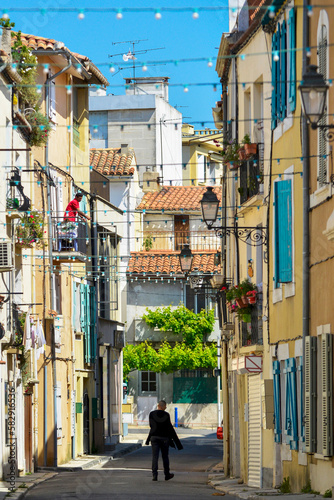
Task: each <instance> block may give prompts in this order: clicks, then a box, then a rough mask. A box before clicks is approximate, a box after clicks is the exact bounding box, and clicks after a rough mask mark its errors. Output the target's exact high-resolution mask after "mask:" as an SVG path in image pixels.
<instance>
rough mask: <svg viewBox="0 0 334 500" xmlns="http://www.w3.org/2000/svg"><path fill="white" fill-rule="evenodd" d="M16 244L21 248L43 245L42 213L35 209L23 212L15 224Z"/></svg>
mask: <svg viewBox="0 0 334 500" xmlns="http://www.w3.org/2000/svg"><path fill="white" fill-rule="evenodd" d="M16 236H17V244H18V245H20V246H21V247H22V248H31V247H32V246H33V245H34V244H35V245H36V247H39V248H41V247H43V246H45V242H44V239H43V237H44V219H43V215H42V214H41V213H39V212H37V211H36V210H34V211H31V212H27V213H25V214H24V216H23V217H22V219H21V220H20V222H19V224H18V225H17V226H16Z"/></svg>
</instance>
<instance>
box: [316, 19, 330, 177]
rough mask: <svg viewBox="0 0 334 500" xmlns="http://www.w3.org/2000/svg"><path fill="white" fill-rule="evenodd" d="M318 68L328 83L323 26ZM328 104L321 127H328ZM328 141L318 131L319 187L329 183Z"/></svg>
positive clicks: (320, 122)
mask: <svg viewBox="0 0 334 500" xmlns="http://www.w3.org/2000/svg"><path fill="white" fill-rule="evenodd" d="M318 66H319V70H318V71H319V73H321V74H322V75H323V77H324V79H325V81H327V78H328V36H327V27H326V25H324V24H322V25H321V26H320V29H319V30H318ZM327 111H328V108H327V103H326V106H325V110H324V114H323V116H322V118H321V119H320V121H319V124H320V125H327V123H328V120H327ZM327 153H328V151H327V141H326V139H325V135H324V131H323V130H321V129H320V128H319V129H318V187H321V186H323V185H324V184H326V183H327V170H328V169H327V163H328V159H327Z"/></svg>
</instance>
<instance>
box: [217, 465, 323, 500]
mask: <svg viewBox="0 0 334 500" xmlns="http://www.w3.org/2000/svg"><path fill="white" fill-rule="evenodd" d="M217 469H219V464H218V465H217V466H216V470H217ZM208 479H209V482H208V484H209V485H210V486H212V487H213V488H215V489H216V490H217V491H219V492H221V493H222V495H232V496H236V497H239V498H242V499H243V500H281V499H287V500H310V499H312V500H314V499H319V500H320V499H323V496H322V495H315V494H313V493H309V494H306V493H290V494H287V495H284V494H282V493H280V492H279V490H277V489H274V488H252V487H250V486H247V485H246V484H243V483H241V484H239V479H228V478H227V479H225V476H224V475H223V474H219V473H218V472H217V473H213V474H209V477H208Z"/></svg>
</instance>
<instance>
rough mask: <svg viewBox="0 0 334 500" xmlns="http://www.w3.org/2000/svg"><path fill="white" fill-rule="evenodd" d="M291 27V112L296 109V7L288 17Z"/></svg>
mask: <svg viewBox="0 0 334 500" xmlns="http://www.w3.org/2000/svg"><path fill="white" fill-rule="evenodd" d="M288 27H289V57H290V74H289V104H290V112H292V111H295V109H296V13H295V9H291V10H290V12H289V19H288Z"/></svg>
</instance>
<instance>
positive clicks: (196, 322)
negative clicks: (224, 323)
mask: <svg viewBox="0 0 334 500" xmlns="http://www.w3.org/2000/svg"><path fill="white" fill-rule="evenodd" d="M146 311H147V313H146V314H144V315H143V318H142V319H143V320H144V321H145V322H146V324H147V325H148V326H150V327H151V328H159V330H161V331H163V332H167V331H168V332H171V333H172V334H175V335H177V334H180V333H181V334H182V336H183V340H182V342H176V343H175V344H174V345H171V343H170V342H168V341H163V342H162V343H161V344H160V345H159V346H158V347H157V348H156V347H153V346H152V344H151V343H149V342H141V343H140V344H137V345H131V344H128V345H126V346H125V348H124V349H123V367H124V377H125V378H127V376H128V374H129V373H130V372H131V371H133V370H144V371H145V370H150V371H153V372H158V373H172V372H174V371H177V370H182V369H190V370H195V369H198V368H214V367H215V366H216V365H217V346H216V343H215V342H210V343H207V342H206V341H205V339H206V338H207V336H209V335H210V333H211V332H212V330H213V326H214V322H215V318H214V311H213V310H211V311H205V310H204V309H202V311H201V312H200V313H198V314H195V313H194V312H193V311H190V310H189V309H187V308H186V307H185V306H184V305H182V304H181V305H180V306H179V307H177V308H176V309H173V310H172V308H171V306H167V307H164V308H158V309H156V310H155V311H152V310H150V309H148V308H147V309H146Z"/></svg>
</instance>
